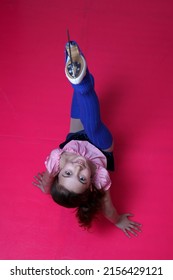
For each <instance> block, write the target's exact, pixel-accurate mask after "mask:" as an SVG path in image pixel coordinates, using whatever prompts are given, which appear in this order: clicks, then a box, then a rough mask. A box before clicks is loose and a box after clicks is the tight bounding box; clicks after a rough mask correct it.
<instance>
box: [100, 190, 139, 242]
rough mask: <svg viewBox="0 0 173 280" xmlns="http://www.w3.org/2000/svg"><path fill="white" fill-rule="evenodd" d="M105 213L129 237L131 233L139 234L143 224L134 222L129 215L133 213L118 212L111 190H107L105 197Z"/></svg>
mask: <svg viewBox="0 0 173 280" xmlns="http://www.w3.org/2000/svg"><path fill="white" fill-rule="evenodd" d="M102 209H103V214H104V216H105V217H106V218H107V219H108V220H109V221H110V222H111V223H113V224H114V225H115V226H117V227H118V228H120V229H121V230H122V231H123V232H124V233H125V235H126V236H127V237H130V233H131V234H133V235H135V236H137V233H136V231H138V232H140V231H141V230H140V227H141V224H139V223H136V222H133V221H131V220H129V219H128V217H130V216H133V215H132V214H122V215H120V214H118V212H117V210H116V209H115V207H114V205H113V202H112V199H111V196H110V192H109V190H108V191H106V193H105V196H104V198H103V208H102Z"/></svg>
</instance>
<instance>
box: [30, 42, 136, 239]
mask: <svg viewBox="0 0 173 280" xmlns="http://www.w3.org/2000/svg"><path fill="white" fill-rule="evenodd" d="M65 54H66V65H65V74H66V76H67V79H68V80H69V81H70V83H71V85H72V87H73V90H74V93H73V99H72V105H71V122H70V133H69V134H68V135H67V138H66V140H65V142H63V143H61V144H60V145H59V148H57V149H55V150H53V151H52V152H51V153H50V155H49V156H48V157H47V159H46V161H45V165H46V171H45V172H43V173H39V174H38V175H37V176H35V177H34V178H35V182H33V184H34V185H35V186H37V187H39V188H40V189H41V190H42V191H43V192H45V193H50V194H51V196H52V198H53V200H54V201H55V202H56V203H58V204H59V205H62V206H64V207H68V208H75V209H76V216H77V218H78V221H79V224H80V225H81V226H83V227H85V228H89V227H90V226H91V224H92V221H93V219H94V217H95V216H96V214H97V213H98V212H99V211H102V212H103V214H104V216H105V217H106V218H107V219H108V220H109V221H110V222H112V223H113V224H114V225H116V226H117V227H118V228H120V229H121V230H122V231H123V232H124V233H125V234H126V235H127V236H128V237H130V236H131V235H130V233H131V234H133V235H137V233H136V232H137V231H140V226H141V225H140V224H139V223H136V222H133V221H131V220H129V217H130V216H132V215H131V214H123V215H119V214H118V212H117V211H116V209H115V207H114V205H113V203H112V200H111V196H110V192H109V188H110V186H111V180H110V176H109V173H108V171H107V170H110V171H113V170H114V158H113V138H112V135H111V133H110V131H109V130H108V128H107V127H106V126H105V125H104V123H103V122H102V120H101V118H100V107H99V101H98V98H97V95H96V93H95V90H94V78H93V76H92V75H91V74H90V72H89V70H88V67H87V64H86V60H85V58H84V55H83V54H82V52H81V50H80V48H79V46H78V45H77V43H76V42H74V41H70V42H69V43H67V44H66V46H65Z"/></svg>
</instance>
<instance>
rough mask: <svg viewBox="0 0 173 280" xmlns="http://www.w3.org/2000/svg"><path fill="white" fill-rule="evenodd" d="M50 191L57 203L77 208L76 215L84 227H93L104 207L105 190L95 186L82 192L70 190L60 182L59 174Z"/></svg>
mask: <svg viewBox="0 0 173 280" xmlns="http://www.w3.org/2000/svg"><path fill="white" fill-rule="evenodd" d="M50 193H51V196H52V198H53V200H54V201H55V202H56V203H57V204H59V205H61V206H64V207H67V208H76V217H77V219H78V222H79V224H80V226H82V227H84V228H90V227H91V224H92V221H93V219H94V218H95V217H96V215H97V213H98V212H99V210H100V209H101V207H102V198H103V196H104V192H103V191H102V190H98V189H96V188H95V187H94V186H93V188H92V191H91V190H90V188H88V189H87V190H85V191H84V192H83V193H80V194H78V193H75V192H71V191H68V190H67V189H66V188H65V187H63V186H62V185H60V184H58V176H56V177H55V180H54V182H53V184H52V186H51V191H50Z"/></svg>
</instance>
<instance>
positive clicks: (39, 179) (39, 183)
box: [32, 172, 45, 193]
mask: <svg viewBox="0 0 173 280" xmlns="http://www.w3.org/2000/svg"><path fill="white" fill-rule="evenodd" d="M44 173H45V172H42V173H38V174H37V175H36V176H34V179H35V181H34V182H32V183H33V185H34V186H36V187H38V188H39V189H40V190H41V191H42V192H44V193H45V188H44V182H43V175H44Z"/></svg>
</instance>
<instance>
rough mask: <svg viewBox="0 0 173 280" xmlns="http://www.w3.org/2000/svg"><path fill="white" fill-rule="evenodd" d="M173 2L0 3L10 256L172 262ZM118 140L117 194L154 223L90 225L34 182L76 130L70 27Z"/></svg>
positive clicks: (0, 255) (0, 202) (2, 197)
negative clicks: (127, 228)
mask: <svg viewBox="0 0 173 280" xmlns="http://www.w3.org/2000/svg"><path fill="white" fill-rule="evenodd" d="M172 14H173V2H172V1H171V0H170V1H169V0H142V1H138V0H132V1H129V0H121V1H119V0H110V1H102V0H100V1H99V0H96V1H93V0H92V1H91V0H83V1H81V0H76V1H69V0H66V1H57V0H52V1H49V0H43V1H41V0H37V1H35V0H30V1H28V0H16V1H12V0H9V1H5V0H2V1H0V28H1V31H0V119H1V126H0V141H1V145H0V147H1V148H0V154H1V161H0V170H1V187H0V215H1V218H0V259H62V260H65V259H84V260H86V259H129V260H130V259H131V260H133V259H172V258H173V218H172V217H173V206H172V205H173V176H172V175H173V130H172V128H173V122H172V120H173V16H172ZM67 27H68V28H69V29H70V32H71V38H72V39H75V40H76V41H77V42H78V43H79V44H80V46H81V47H82V49H83V51H84V53H85V56H86V57H87V60H88V64H89V66H90V71H91V72H92V73H93V74H94V75H95V79H96V90H97V92H98V95H99V98H100V100H101V109H102V115H103V118H104V120H105V123H106V124H108V125H109V127H110V129H111V130H112V132H113V134H114V137H115V139H116V145H115V157H116V163H117V170H116V172H115V173H114V174H113V175H112V181H113V185H112V189H111V192H112V197H113V201H114V203H115V205H116V206H117V209H118V210H119V211H120V212H122V213H124V212H132V213H134V215H135V216H134V220H136V221H139V222H141V223H142V224H143V232H142V233H141V234H140V235H139V237H137V238H136V237H134V238H131V239H128V238H127V237H125V235H123V233H122V232H121V231H120V230H118V229H117V228H116V227H114V226H113V225H111V224H110V223H109V222H107V221H106V220H105V219H104V218H103V217H100V219H99V220H98V221H96V222H95V223H94V226H93V228H92V230H90V232H87V231H84V230H82V229H81V228H79V227H78V224H77V221H76V219H75V217H74V213H73V211H72V210H68V209H65V208H62V207H59V206H58V205H56V204H55V203H53V201H52V200H51V198H50V197H49V196H47V195H44V194H42V193H41V192H40V191H39V190H38V189H37V188H35V187H34V186H33V185H32V178H33V176H34V175H35V174H36V173H37V172H38V171H42V170H44V160H45V158H46V156H47V155H48V154H49V152H50V151H51V150H52V149H53V148H55V147H57V146H58V144H59V143H60V142H62V141H63V140H64V138H65V136H66V133H67V132H68V128H69V110H70V103H71V96H72V90H71V87H70V85H69V83H68V82H67V81H66V78H65V76H64V44H65V42H66V28H67Z"/></svg>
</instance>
